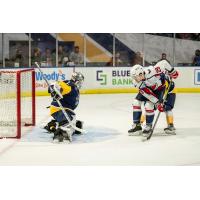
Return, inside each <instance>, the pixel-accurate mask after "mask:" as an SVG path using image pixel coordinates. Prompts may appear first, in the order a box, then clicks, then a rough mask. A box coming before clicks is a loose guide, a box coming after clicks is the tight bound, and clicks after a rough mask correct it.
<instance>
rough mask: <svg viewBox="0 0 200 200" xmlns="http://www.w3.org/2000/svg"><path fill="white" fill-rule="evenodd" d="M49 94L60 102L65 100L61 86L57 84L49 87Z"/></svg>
mask: <svg viewBox="0 0 200 200" xmlns="http://www.w3.org/2000/svg"><path fill="white" fill-rule="evenodd" d="M48 92H49V93H50V94H51V97H52V98H53V99H56V100H60V99H62V98H63V95H62V94H61V93H62V88H61V87H60V85H59V84H58V83H57V82H56V83H53V84H52V85H50V86H49V89H48Z"/></svg>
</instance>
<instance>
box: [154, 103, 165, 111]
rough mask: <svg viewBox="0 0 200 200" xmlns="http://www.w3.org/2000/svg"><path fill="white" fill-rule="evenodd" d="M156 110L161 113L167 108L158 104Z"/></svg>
mask: <svg viewBox="0 0 200 200" xmlns="http://www.w3.org/2000/svg"><path fill="white" fill-rule="evenodd" d="M156 108H157V109H158V110H159V111H160V112H164V111H165V107H164V105H163V104H162V103H157V104H156Z"/></svg>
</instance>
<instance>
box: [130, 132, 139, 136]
mask: <svg viewBox="0 0 200 200" xmlns="http://www.w3.org/2000/svg"><path fill="white" fill-rule="evenodd" d="M128 135H129V136H139V135H142V131H137V132H134V133H128Z"/></svg>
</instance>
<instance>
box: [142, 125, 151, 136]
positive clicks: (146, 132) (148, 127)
mask: <svg viewBox="0 0 200 200" xmlns="http://www.w3.org/2000/svg"><path fill="white" fill-rule="evenodd" d="M151 131H152V125H150V124H146V126H145V127H144V130H143V131H142V136H144V137H148V136H149V134H151Z"/></svg>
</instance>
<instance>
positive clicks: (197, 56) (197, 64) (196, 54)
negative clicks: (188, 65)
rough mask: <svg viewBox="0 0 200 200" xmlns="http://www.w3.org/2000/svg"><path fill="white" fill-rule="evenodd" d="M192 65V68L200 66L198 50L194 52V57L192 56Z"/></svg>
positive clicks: (199, 51)
mask: <svg viewBox="0 0 200 200" xmlns="http://www.w3.org/2000/svg"><path fill="white" fill-rule="evenodd" d="M192 64H193V65H194V66H200V50H199V49H197V50H196V51H195V56H194V58H193V62H192Z"/></svg>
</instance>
